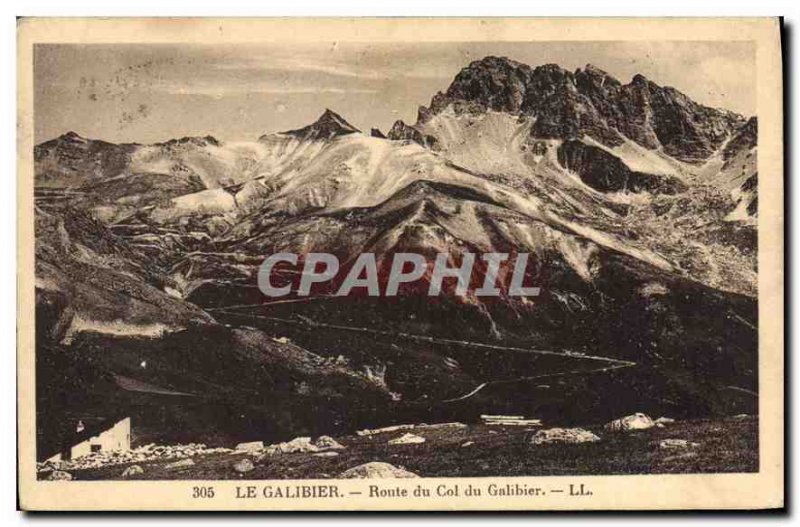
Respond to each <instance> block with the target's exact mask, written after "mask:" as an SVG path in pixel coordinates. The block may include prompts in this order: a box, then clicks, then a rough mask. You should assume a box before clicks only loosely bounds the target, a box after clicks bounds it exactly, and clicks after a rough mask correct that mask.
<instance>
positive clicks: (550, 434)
mask: <svg viewBox="0 0 800 527" xmlns="http://www.w3.org/2000/svg"><path fill="white" fill-rule="evenodd" d="M596 441H600V438H599V437H598V436H596V435H594V434H593V433H592V432H590V431H588V430H584V429H583V428H548V429H547V430H539V431H538V432H536V434H534V436H533V437H532V438H531V444H534V445H548V444H553V443H568V444H578V443H594V442H596Z"/></svg>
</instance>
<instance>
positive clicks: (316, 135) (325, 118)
mask: <svg viewBox="0 0 800 527" xmlns="http://www.w3.org/2000/svg"><path fill="white" fill-rule="evenodd" d="M358 132H360V130H359V129H358V128H356V127H355V126H353V125H351V124H350V123H348V122H347V121H346V120H345V119H344V117H342V116H341V115H339V114H338V113H336V112H334V111H333V110H331V109H328V108H326V109H325V111H324V112H323V114H322V115H320V117H319V119H317V120H316V121H314V122H313V123H312V124H310V125H308V126H304V127H303V128H299V129H297V130H289V131H288V132H283V133H284V134H286V135H294V136H297V137H303V138H305V139H331V138H333V137H337V136H340V135H347V134H353V133H358Z"/></svg>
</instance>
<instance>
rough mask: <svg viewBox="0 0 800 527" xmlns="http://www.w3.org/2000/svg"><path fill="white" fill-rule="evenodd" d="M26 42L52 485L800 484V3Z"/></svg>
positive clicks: (554, 488)
mask: <svg viewBox="0 0 800 527" xmlns="http://www.w3.org/2000/svg"><path fill="white" fill-rule="evenodd" d="M18 39H19V59H18V60H19V69H18V72H19V81H18V93H19V123H18V130H19V135H18V144H19V154H18V155H19V175H18V178H19V196H18V203H19V225H18V229H19V248H18V250H19V257H18V261H19V299H18V302H19V304H18V313H19V318H18V331H19V337H18V342H19V344H18V364H19V372H18V378H19V393H18V397H19V423H18V428H19V452H18V455H19V458H18V463H19V472H18V473H19V502H20V507H21V508H23V509H25V510H242V511H245V510H267V511H270V510H400V511H403V510H604V509H605V510H608V509H611V510H647V509H658V510H671V509H766V508H773V509H774V508H781V507H783V504H784V489H783V475H784V445H783V437H784V434H783V426H784V422H783V420H784V405H783V393H784V371H783V352H784V350H783V345H784V343H783V325H784V319H783V221H784V219H783V164H782V159H783V157H782V156H783V134H782V122H783V108H782V100H783V92H782V61H781V31H780V21H779V20H777V19H768V18H760V19H753V18H750V19H748V18H739V19H711V18H709V19H679V18H673V19H552V20H549V19H535V18H534V19H486V20H481V19H46V18H30V19H28V18H23V19H20V20H19V23H18Z"/></svg>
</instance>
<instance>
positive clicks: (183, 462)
mask: <svg viewBox="0 0 800 527" xmlns="http://www.w3.org/2000/svg"><path fill="white" fill-rule="evenodd" d="M192 466H194V461H192V460H191V459H188V458H187V459H181V460H180V461H175V462H173V463H167V464H166V465H164V468H166V469H173V468H186V467H192Z"/></svg>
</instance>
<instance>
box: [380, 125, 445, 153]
mask: <svg viewBox="0 0 800 527" xmlns="http://www.w3.org/2000/svg"><path fill="white" fill-rule="evenodd" d="M387 137H388V138H389V139H391V140H393V141H413V142H415V143H417V144H420V145H422V146H424V147H425V148H430V149H431V150H437V149H438V148H439V143H438V141H437V140H436V138H435V137H433V136H432V135H425V134H423V133H422V132H420V131H419V130H417V129H416V128H414V127H413V126H409V125H407V124H406V123H404V122H403V121H396V122H395V123H394V125H393V126H392V129H391V130H389V134H388V135H387Z"/></svg>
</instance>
